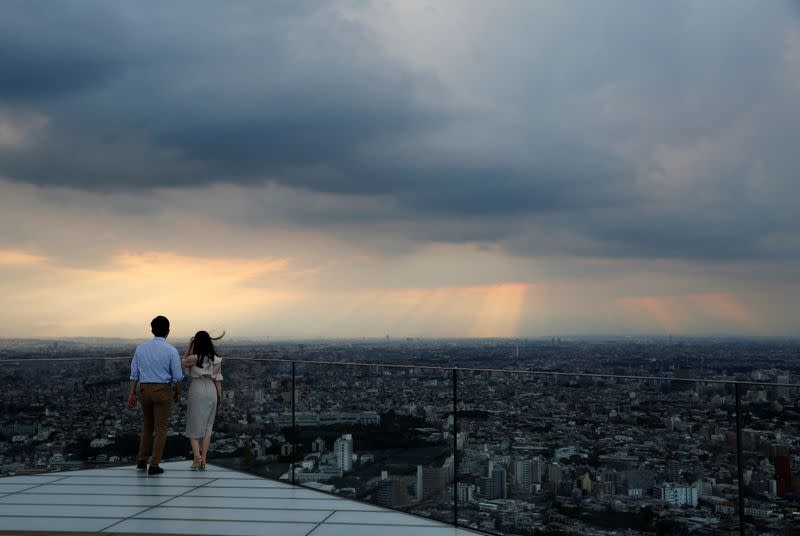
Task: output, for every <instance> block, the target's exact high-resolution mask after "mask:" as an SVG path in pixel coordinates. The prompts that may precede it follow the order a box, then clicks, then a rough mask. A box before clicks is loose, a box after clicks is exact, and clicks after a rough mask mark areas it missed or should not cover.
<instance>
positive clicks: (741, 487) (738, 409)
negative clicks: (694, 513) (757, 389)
mask: <svg viewBox="0 0 800 536" xmlns="http://www.w3.org/2000/svg"><path fill="white" fill-rule="evenodd" d="M734 387H735V389H734V393H735V394H736V467H737V469H738V471H739V478H738V482H739V534H741V535H742V536H744V535H745V532H746V531H745V525H744V463H743V462H742V385H741V384H740V383H739V382H736V384H735V385H734Z"/></svg>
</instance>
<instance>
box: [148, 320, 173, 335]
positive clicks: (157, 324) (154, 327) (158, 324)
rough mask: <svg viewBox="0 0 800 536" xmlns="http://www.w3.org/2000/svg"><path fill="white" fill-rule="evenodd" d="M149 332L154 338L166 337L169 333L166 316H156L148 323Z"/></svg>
mask: <svg viewBox="0 0 800 536" xmlns="http://www.w3.org/2000/svg"><path fill="white" fill-rule="evenodd" d="M150 331H152V332H153V335H155V336H156V337H166V336H167V333H169V320H168V319H167V317H166V316H161V315H158V316H157V317H155V318H154V319H153V320H151V321H150Z"/></svg>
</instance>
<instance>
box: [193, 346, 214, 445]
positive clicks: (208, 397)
mask: <svg viewBox="0 0 800 536" xmlns="http://www.w3.org/2000/svg"><path fill="white" fill-rule="evenodd" d="M195 357H196V356H195ZM188 375H189V376H191V378H192V384H191V385H190V386H189V407H188V408H187V410H186V437H189V438H193V439H200V438H202V437H205V436H210V435H211V429H212V428H213V427H214V417H215V416H216V414H217V388H216V386H215V385H214V382H215V381H222V358H221V357H215V358H214V360H213V362H212V360H211V359H209V358H208V357H206V358H204V359H203V366H202V367H198V366H196V365H195V366H192V367H191V368H190V369H189V372H188Z"/></svg>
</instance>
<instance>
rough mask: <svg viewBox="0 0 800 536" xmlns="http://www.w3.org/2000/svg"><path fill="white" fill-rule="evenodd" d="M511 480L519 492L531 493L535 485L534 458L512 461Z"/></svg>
mask: <svg viewBox="0 0 800 536" xmlns="http://www.w3.org/2000/svg"><path fill="white" fill-rule="evenodd" d="M511 482H512V483H513V485H514V489H515V490H516V491H517V493H530V491H531V487H532V485H533V460H516V461H515V462H514V463H512V464H511Z"/></svg>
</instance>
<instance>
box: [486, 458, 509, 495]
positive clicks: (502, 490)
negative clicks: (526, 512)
mask: <svg viewBox="0 0 800 536" xmlns="http://www.w3.org/2000/svg"><path fill="white" fill-rule="evenodd" d="M481 494H482V495H483V497H484V498H486V499H507V498H508V482H507V475H506V470H505V469H504V468H502V467H500V466H498V465H495V466H493V467H492V470H491V473H490V474H489V476H487V477H484V478H482V479H481Z"/></svg>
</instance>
